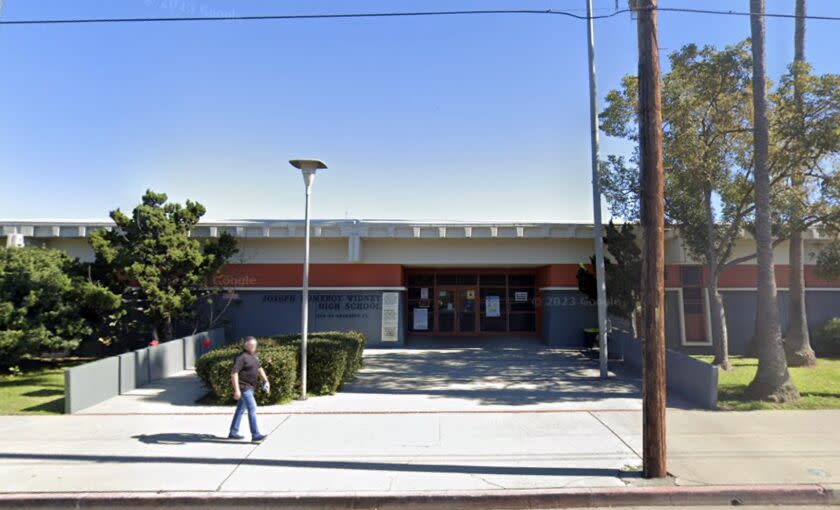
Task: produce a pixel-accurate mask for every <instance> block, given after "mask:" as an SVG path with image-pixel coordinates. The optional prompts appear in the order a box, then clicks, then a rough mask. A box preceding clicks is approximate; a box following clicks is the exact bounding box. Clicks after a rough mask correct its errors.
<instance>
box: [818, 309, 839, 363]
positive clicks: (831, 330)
mask: <svg viewBox="0 0 840 510" xmlns="http://www.w3.org/2000/svg"><path fill="white" fill-rule="evenodd" d="M815 333H816V334H815V335H814V349H815V350H816V351H817V354H818V355H820V356H840V317H835V318H833V319H831V320H828V321H826V322H825V324H823V325H822V326H820V327H819V328H818V329H817V331H816V332H815Z"/></svg>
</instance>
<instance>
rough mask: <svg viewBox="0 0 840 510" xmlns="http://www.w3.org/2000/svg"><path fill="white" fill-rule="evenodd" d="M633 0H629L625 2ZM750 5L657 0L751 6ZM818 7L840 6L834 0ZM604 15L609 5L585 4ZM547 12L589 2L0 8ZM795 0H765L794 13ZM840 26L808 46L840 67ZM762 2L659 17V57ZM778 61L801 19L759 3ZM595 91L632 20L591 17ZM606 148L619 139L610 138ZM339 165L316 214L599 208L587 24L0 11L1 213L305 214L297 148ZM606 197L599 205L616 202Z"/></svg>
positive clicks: (296, 1) (511, 217) (506, 215)
mask: <svg viewBox="0 0 840 510" xmlns="http://www.w3.org/2000/svg"><path fill="white" fill-rule="evenodd" d="M620 3H621V5H622V6H623V5H624V4H625V3H626V2H625V0H620ZM748 4H749V2H748V1H747V0H704V1H703V2H696V1H692V0H660V6H662V7H698V6H702V7H704V8H709V9H724V10H738V11H744V10H748ZM808 4H809V14H812V15H840V3H838V2H837V1H836V0H809V2H808ZM594 5H595V13H596V14H609V13H611V12H613V11H614V10H615V6H616V2H615V0H594ZM508 8H510V9H527V8H533V9H555V10H567V11H571V12H574V13H576V14H584V8H585V0H446V1H444V0H400V1H399V2H396V1H394V0H390V1H386V0H306V1H303V0H121V1H120V2H114V1H113V0H98V1H97V0H76V1H73V2H67V1H66V0H38V1H32V0H5V2H3V10H2V14H0V19H4V20H13V19H33V18H49V19H54V18H98V17H174V16H207V15H260V14H310V13H337V12H385V11H412V10H424V11H429V10H451V9H508ZM793 8H794V0H767V11H768V12H779V13H792V12H793ZM839 29H840V22H832V21H809V22H808V32H807V42H806V55H807V58H808V59H809V60H810V61H811V63H812V65H813V66H814V68H815V70H816V71H817V72H820V73H825V72H833V73H840V60H838V59H837V56H836V48H837V47H838V37H837V35H836V34H837V32H838V30H839ZM748 35H749V18H748V17H741V16H713V15H701V14H686V13H665V12H662V13H660V33H659V40H660V49H661V52H662V57H663V58H662V65H663V71H666V70H667V58H665V57H666V55H667V54H668V53H669V52H671V51H675V50H677V49H678V48H680V47H681V46H683V45H685V44H688V43H697V44H712V45H716V46H723V45H727V44H732V43H735V42H737V41H740V40H742V39H744V38H746V37H747V36H748ZM767 36H768V44H767V58H768V71H769V73H770V75H771V77H778V76H779V75H780V74H781V73H782V72H783V71H784V70H785V67H786V66H787V65H788V64H789V62H790V61H791V60H792V57H793V20H791V19H768V22H767ZM595 43H596V54H597V55H596V66H597V72H598V78H597V87H598V95H599V104H600V105H601V106H603V97H604V95H605V94H606V93H607V91H608V90H610V89H611V88H615V87H617V86H618V84H619V80H620V79H621V77H622V76H623V75H626V74H632V73H635V70H636V66H637V48H636V24H635V21H634V20H633V19H631V17H630V15H629V14H626V13H625V14H620V15H617V16H614V17H612V18H609V19H603V20H598V21H597V22H596V26H595ZM601 142H602V143H601V155H602V157H605V156H606V155H607V154H612V153H626V152H627V151H628V149H629V148H628V145H627V144H626V143H625V142H622V141H618V140H610V139H604V138H603V137H602V140H601ZM301 157H303V158H307V157H314V158H319V159H322V160H324V161H325V162H326V163H327V165H329V169H328V170H325V171H323V172H320V173H319V174H318V175H317V177H316V179H315V183H314V187H313V196H312V216H313V217H314V218H357V219H417V220H421V219H437V220H463V221H580V222H588V221H591V220H592V217H593V210H592V195H591V187H590V186H591V168H590V146H589V107H588V76H587V54H586V25H585V22H583V21H578V20H574V19H571V18H567V17H563V16H548V15H507V16H503V15H482V16H451V17H414V18H378V19H354V20H347V19H345V20H307V21H250V22H246V21H236V22H200V23H158V24H153V23H138V24H110V25H47V26H44V25H40V26H32V25H4V26H0V218H2V219H5V220H8V219H47V218H60V219H100V218H107V215H108V212H109V211H111V210H113V209H115V208H118V207H119V208H121V209H123V210H130V209H131V208H132V207H133V206H134V205H136V204H137V203H138V202H139V199H140V197H141V195H142V194H143V192H144V191H145V190H146V189H149V188H150V189H153V190H155V191H158V192H165V193H167V194H168V196H169V197H170V199H171V200H175V201H179V202H182V201H184V200H186V199H190V200H195V201H198V202H200V203H202V204H204V206H205V207H206V208H207V215H206V218H208V219H242V218H256V219H267V218H277V219H296V218H300V217H301V216H302V214H303V205H304V185H303V180H302V179H301V176H300V174H299V173H298V171H297V170H294V169H293V168H292V167H290V166H289V164H288V160H289V159H294V158H301ZM607 213H608V211H607V210H606V208H605V215H608V214H607Z"/></svg>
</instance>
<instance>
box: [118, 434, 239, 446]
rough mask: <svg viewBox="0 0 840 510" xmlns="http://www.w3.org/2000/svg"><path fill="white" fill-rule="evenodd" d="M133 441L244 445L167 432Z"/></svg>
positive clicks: (207, 436)
mask: <svg viewBox="0 0 840 510" xmlns="http://www.w3.org/2000/svg"><path fill="white" fill-rule="evenodd" d="M131 437H132V438H133V439H136V440H138V441H140V442H141V443H146V444H162V445H180V444H187V443H219V444H244V442H243V441H239V440H236V439H228V438H227V436H214V435H212V434H191V433H188V432H168V433H163V434H139V435H136V436H131Z"/></svg>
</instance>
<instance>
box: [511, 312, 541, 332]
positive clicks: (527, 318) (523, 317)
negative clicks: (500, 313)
mask: <svg viewBox="0 0 840 510" xmlns="http://www.w3.org/2000/svg"><path fill="white" fill-rule="evenodd" d="M510 330H511V331H536V330H537V319H536V314H534V313H512V314H510Z"/></svg>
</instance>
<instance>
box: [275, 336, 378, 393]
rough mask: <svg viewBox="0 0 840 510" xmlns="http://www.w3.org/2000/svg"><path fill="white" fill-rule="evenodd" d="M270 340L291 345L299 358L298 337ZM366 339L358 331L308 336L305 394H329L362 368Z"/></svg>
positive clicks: (276, 337) (281, 337) (279, 337)
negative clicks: (306, 392)
mask: <svg viewBox="0 0 840 510" xmlns="http://www.w3.org/2000/svg"><path fill="white" fill-rule="evenodd" d="M270 339H271V340H274V341H277V342H279V343H281V344H285V345H293V346H294V347H295V350H296V351H297V353H298V356H300V334H294V335H277V336H273V337H270ZM366 341H367V339H366V338H365V335H364V334H362V333H359V332H358V331H347V332H345V331H320V332H315V333H311V334H310V335H309V336H308V340H307V349H306V354H307V356H306V361H307V362H306V372H307V375H306V379H307V381H306V382H307V391H308V392H310V393H314V394H316V395H328V394H332V393H335V392H336V391H338V390H339V389H340V388H341V386H342V384H344V382H346V381H349V380H350V379H352V378H353V377H354V376H355V375H356V372H358V370H359V369H360V368H361V366H362V355H363V354H364V346H365V343H366Z"/></svg>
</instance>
